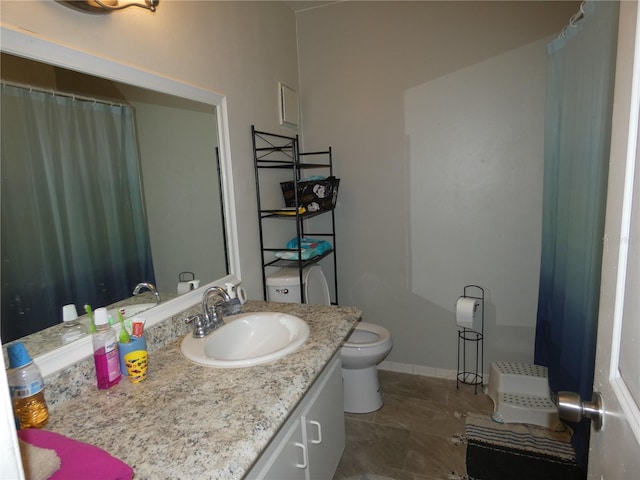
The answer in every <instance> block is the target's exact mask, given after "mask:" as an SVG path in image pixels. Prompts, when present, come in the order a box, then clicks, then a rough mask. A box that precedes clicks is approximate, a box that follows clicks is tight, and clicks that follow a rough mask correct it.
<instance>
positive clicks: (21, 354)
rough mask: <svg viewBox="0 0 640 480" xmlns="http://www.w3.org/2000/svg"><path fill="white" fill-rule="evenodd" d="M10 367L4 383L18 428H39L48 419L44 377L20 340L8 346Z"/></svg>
mask: <svg viewBox="0 0 640 480" xmlns="http://www.w3.org/2000/svg"><path fill="white" fill-rule="evenodd" d="M7 353H8V354H9V369H8V370H7V383H8V384H9V392H10V394H11V402H12V404H13V413H14V415H15V417H16V419H17V420H18V421H19V424H20V428H41V427H43V426H44V425H45V424H46V423H47V420H49V410H48V409H47V402H46V401H45V398H44V380H43V379H42V375H41V374H40V369H39V368H38V366H37V365H36V364H35V363H34V362H33V360H31V357H30V356H29V353H28V352H27V349H26V348H25V347H24V345H23V344H22V342H16V343H14V344H13V345H9V347H7Z"/></svg>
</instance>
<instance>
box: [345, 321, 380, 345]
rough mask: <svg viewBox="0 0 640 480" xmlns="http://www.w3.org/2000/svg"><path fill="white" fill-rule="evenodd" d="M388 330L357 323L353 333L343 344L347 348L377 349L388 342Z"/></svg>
mask: <svg viewBox="0 0 640 480" xmlns="http://www.w3.org/2000/svg"><path fill="white" fill-rule="evenodd" d="M389 338H390V334H389V330H387V329H386V328H384V327H381V326H380V325H376V324H375V323H367V322H358V323H357V324H356V326H355V327H354V329H353V332H352V333H351V335H349V337H348V338H347V341H346V342H344V346H345V347H347V348H349V347H351V348H362V347H377V346H379V345H382V344H384V343H387V342H389Z"/></svg>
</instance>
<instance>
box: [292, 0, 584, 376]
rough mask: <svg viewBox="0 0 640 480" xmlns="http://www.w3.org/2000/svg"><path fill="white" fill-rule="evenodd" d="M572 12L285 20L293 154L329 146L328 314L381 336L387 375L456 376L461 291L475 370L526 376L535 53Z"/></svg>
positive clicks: (546, 7) (538, 91)
mask: <svg viewBox="0 0 640 480" xmlns="http://www.w3.org/2000/svg"><path fill="white" fill-rule="evenodd" d="M577 8H578V4H577V3H576V2H572V3H567V4H565V3H563V2H553V3H543V2H495V3H483V2H402V3H397V2H345V3H337V4H332V5H329V6H325V7H322V8H316V9H309V10H305V11H300V12H298V13H297V24H298V49H299V58H300V60H299V62H300V91H301V98H302V107H303V114H302V122H303V129H304V144H305V148H306V149H308V150H309V149H314V148H317V147H319V146H322V145H325V144H331V145H332V146H333V148H334V153H335V165H336V172H337V175H338V176H339V177H340V178H341V185H340V195H339V198H338V209H337V210H336V215H337V222H338V240H337V243H338V252H337V254H338V265H339V266H338V269H339V282H340V285H339V294H340V302H341V303H342V304H353V305H357V306H359V307H361V308H362V310H363V312H364V319H365V320H366V321H370V322H373V323H378V324H381V325H384V326H385V327H387V328H388V329H389V330H390V331H391V333H392V335H393V338H394V348H393V350H392V352H391V354H390V356H389V357H388V363H387V365H388V366H390V367H391V368H399V369H401V370H402V369H411V370H412V371H416V372H420V373H427V374H429V373H432V374H446V373H449V372H451V371H454V370H455V369H456V351H457V350H456V348H457V335H456V332H457V329H456V326H455V323H454V318H455V315H454V310H455V302H456V299H457V297H458V296H460V295H461V294H462V292H463V288H464V286H465V285H467V284H478V285H480V286H482V287H484V288H485V290H486V295H487V304H486V319H485V344H484V345H485V369H486V370H488V365H489V363H490V362H491V361H493V360H498V359H500V360H520V361H532V360H533V344H534V334H535V320H536V309H537V292H538V274H539V258H540V223H541V208H542V167H543V119H544V101H545V100H544V98H545V97H544V95H545V61H546V52H545V44H546V41H547V40H548V39H549V38H550V37H549V36H550V35H556V34H557V33H558V32H559V31H560V30H561V28H562V27H563V26H564V25H565V24H566V23H567V21H568V20H569V18H570V17H571V15H572V14H573V13H575V11H577ZM410 366H413V367H410Z"/></svg>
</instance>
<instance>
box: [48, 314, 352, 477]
mask: <svg viewBox="0 0 640 480" xmlns="http://www.w3.org/2000/svg"><path fill="white" fill-rule="evenodd" d="M197 309H198V307H194V308H193V309H189V310H187V311H185V312H182V313H181V314H180V315H176V316H175V317H172V318H170V319H167V320H166V321H165V322H163V323H162V324H160V325H157V326H155V327H153V328H151V329H149V330H148V331H147V333H146V337H147V342H148V345H149V377H148V379H147V380H146V381H145V382H143V383H141V384H137V385H134V384H131V383H130V382H129V381H128V380H127V378H126V377H123V379H122V380H121V381H120V383H119V384H118V385H116V386H115V387H113V388H111V389H110V390H98V389H97V387H96V386H95V374H94V372H93V368H94V367H93V361H92V359H91V358H89V359H87V360H85V361H82V362H80V363H79V364H77V365H74V366H73V367H71V369H70V371H65V372H60V374H58V375H55V376H52V378H50V379H45V382H46V383H47V385H46V391H47V400H48V401H49V405H50V420H49V424H48V425H47V427H46V429H47V430H52V431H55V432H57V433H61V434H63V435H66V436H68V437H70V438H73V439H75V440H79V441H82V442H86V443H90V444H93V445H96V446H98V447H100V448H102V449H104V450H106V451H107V452H109V453H110V454H111V455H113V456H115V457H117V458H119V459H121V460H122V461H124V462H126V463H127V464H129V465H130V466H131V467H132V468H133V469H134V471H135V478H136V479H137V480H139V479H161V478H171V479H179V478H185V479H200V478H202V479H204V478H207V479H241V478H282V477H283V476H286V478H300V479H304V478H307V479H309V478H325V477H327V478H330V477H331V475H332V474H333V469H335V465H337V461H339V459H340V456H341V454H342V450H343V448H344V414H343V411H342V377H341V368H340V354H339V351H340V346H341V344H342V342H343V341H344V339H345V338H346V337H347V335H348V334H349V332H350V331H351V329H352V328H353V326H354V324H355V323H356V322H357V321H358V320H359V319H360V315H361V312H360V311H359V310H358V309H356V308H352V307H327V306H313V305H302V304H291V303H286V304H284V303H269V302H257V301H249V302H247V303H246V304H245V305H243V311H245V312H249V311H254V312H257V311H278V312H284V313H289V314H291V315H296V316H298V317H300V318H302V319H303V320H305V322H307V324H308V325H309V327H310V335H309V338H308V339H307V341H306V342H305V343H304V344H303V345H302V346H301V347H300V348H299V349H298V350H296V351H295V352H293V353H291V354H289V355H288V356H286V357H284V358H283V359H280V360H277V361H275V362H271V363H267V364H263V365H256V366H253V367H245V368H212V367H207V366H201V365H197V364H195V363H192V362H191V361H189V360H187V359H186V358H185V357H183V355H182V354H181V352H180V342H181V341H182V338H183V337H184V335H187V334H188V333H189V327H188V326H186V325H184V324H183V322H182V318H183V317H185V316H187V315H189V314H191V313H195V312H197ZM327 469H331V470H332V471H330V472H328V471H326V470H327Z"/></svg>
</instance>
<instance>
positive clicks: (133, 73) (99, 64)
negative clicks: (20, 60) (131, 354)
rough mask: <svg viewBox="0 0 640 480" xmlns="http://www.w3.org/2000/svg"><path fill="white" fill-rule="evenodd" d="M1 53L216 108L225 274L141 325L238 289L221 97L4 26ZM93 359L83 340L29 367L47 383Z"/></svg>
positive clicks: (226, 131)
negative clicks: (224, 289)
mask: <svg viewBox="0 0 640 480" xmlns="http://www.w3.org/2000/svg"><path fill="white" fill-rule="evenodd" d="M0 51H2V52H5V53H9V54H12V55H16V56H19V57H24V58H28V59H31V60H36V61H38V62H42V63H47V64H50V65H54V66H59V67H63V68H67V69H69V70H75V71H79V72H84V73H88V74H90V75H94V76H97V77H102V78H106V79H109V80H113V81H116V82H122V83H127V84H130V85H134V86H136V87H140V88H146V89H151V90H155V91H158V92H161V93H165V94H168V95H173V96H177V97H183V98H187V99H189V100H194V101H196V102H201V103H206V104H209V105H211V106H212V107H213V108H215V109H216V117H217V123H218V148H219V153H220V174H221V183H222V190H223V192H222V194H223V201H224V222H225V228H226V234H227V254H228V256H229V258H228V263H229V274H228V275H226V276H225V277H223V278H221V279H218V280H214V281H213V282H211V283H208V284H206V285H203V286H201V287H200V288H199V289H197V290H194V291H191V292H189V293H186V294H184V295H181V296H179V297H177V298H175V299H173V300H168V301H166V302H164V303H162V304H160V305H158V306H157V307H154V308H152V309H150V310H148V311H147V312H145V315H144V317H145V320H146V323H145V325H146V326H147V328H148V327H151V326H153V325H157V324H158V323H161V322H162V321H164V320H166V319H167V318H169V317H171V316H173V315H176V314H178V313H179V312H181V311H183V310H185V309H187V308H189V307H191V306H193V305H195V304H197V303H199V302H200V300H201V295H202V292H203V291H204V290H205V289H206V288H207V287H209V286H211V285H224V284H225V283H227V282H233V283H235V284H238V283H239V282H240V280H241V277H240V255H239V250H238V231H237V223H236V208H235V200H234V198H235V196H234V189H233V176H232V168H231V154H230V148H229V145H230V139H229V123H228V118H227V99H226V97H225V96H224V95H223V94H220V93H218V92H215V91H213V90H208V89H205V88H202V87H198V86H196V85H192V84H189V83H186V82H183V81H181V80H177V79H175V78H171V77H167V76H165V75H161V74H158V73H155V72H151V71H148V70H144V69H141V68H136V67H134V66H131V65H127V64H124V63H120V62H117V61H114V60H111V59H108V58H105V57H101V56H98V55H94V54H90V53H87V52H84V51H82V50H78V49H75V48H71V47H68V46H65V45H62V44H61V43H57V42H56V41H52V40H50V39H46V38H44V37H42V36H39V35H37V34H34V33H32V32H25V31H22V30H17V29H15V28H13V27H8V26H6V25H0ZM214 161H215V159H214ZM0 334H1V332H0ZM92 353H93V347H92V344H91V338H90V337H85V338H81V339H79V340H77V341H75V342H72V343H70V344H68V345H64V346H61V347H58V348H55V349H53V350H51V351H50V352H47V353H45V354H43V355H40V356H38V357H35V358H34V361H35V362H36V364H37V365H38V367H39V368H40V370H41V372H42V374H43V376H45V377H46V376H48V375H51V374H53V373H55V372H57V371H60V370H62V369H63V368H66V367H68V366H70V365H72V364H74V363H76V362H78V361H80V360H82V359H84V358H86V357H89V356H91V355H92Z"/></svg>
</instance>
